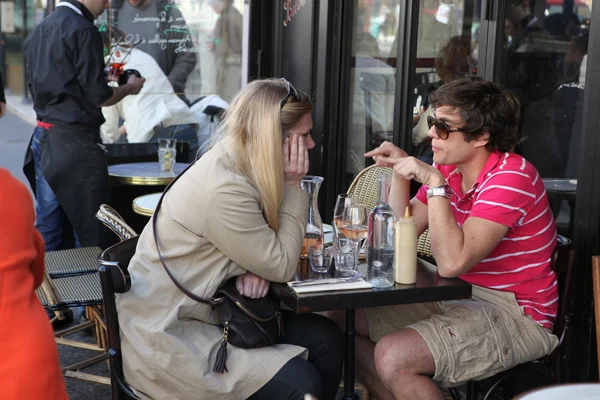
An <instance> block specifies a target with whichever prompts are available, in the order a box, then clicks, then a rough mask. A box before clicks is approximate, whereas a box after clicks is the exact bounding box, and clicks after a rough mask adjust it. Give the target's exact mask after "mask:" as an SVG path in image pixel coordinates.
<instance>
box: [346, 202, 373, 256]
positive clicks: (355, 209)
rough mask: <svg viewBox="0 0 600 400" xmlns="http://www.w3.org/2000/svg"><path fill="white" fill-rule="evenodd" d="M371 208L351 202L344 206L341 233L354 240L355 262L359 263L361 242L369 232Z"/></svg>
mask: <svg viewBox="0 0 600 400" xmlns="http://www.w3.org/2000/svg"><path fill="white" fill-rule="evenodd" d="M370 213H371V210H370V209H369V207H367V206H366V205H363V204H350V205H349V206H348V207H346V208H344V214H343V217H342V224H341V227H340V233H341V234H342V236H343V237H345V238H347V239H349V240H351V241H352V242H354V244H355V246H354V248H355V249H356V251H355V254H354V263H355V264H356V265H358V253H359V244H360V242H361V241H362V240H364V239H365V238H366V237H367V235H368V234H369V214H370Z"/></svg>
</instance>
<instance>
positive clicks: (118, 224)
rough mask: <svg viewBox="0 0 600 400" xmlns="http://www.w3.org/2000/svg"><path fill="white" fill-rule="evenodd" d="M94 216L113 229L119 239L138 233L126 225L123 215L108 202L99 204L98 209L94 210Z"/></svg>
mask: <svg viewBox="0 0 600 400" xmlns="http://www.w3.org/2000/svg"><path fill="white" fill-rule="evenodd" d="M96 218H97V219H98V220H100V222H102V223H103V224H104V225H105V226H107V227H108V228H109V229H110V230H111V231H113V232H114V234H115V235H117V236H118V237H119V240H126V239H131V238H132V237H134V236H137V235H138V234H137V232H136V231H135V230H134V229H133V228H132V227H130V226H129V225H127V223H126V222H125V220H124V219H123V217H121V215H120V214H119V213H118V212H117V211H116V210H115V209H114V208H112V207H111V206H109V205H108V204H102V205H101V206H100V209H99V210H98V212H96Z"/></svg>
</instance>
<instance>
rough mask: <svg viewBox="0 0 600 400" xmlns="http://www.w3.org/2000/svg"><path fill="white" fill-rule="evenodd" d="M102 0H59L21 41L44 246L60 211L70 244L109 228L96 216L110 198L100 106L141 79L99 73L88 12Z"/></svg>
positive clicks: (55, 231)
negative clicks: (117, 79) (118, 81)
mask: <svg viewBox="0 0 600 400" xmlns="http://www.w3.org/2000/svg"><path fill="white" fill-rule="evenodd" d="M108 5H109V2H108V0H63V1H61V2H59V3H58V4H57V6H56V10H55V11H54V12H52V14H50V15H49V16H48V17H46V18H44V19H43V20H42V22H40V23H39V24H38V25H37V26H36V27H35V29H34V30H33V31H32V32H31V34H30V35H29V36H28V37H27V39H26V40H25V44H24V52H25V59H26V63H27V80H28V85H29V90H30V92H31V97H32V99H33V108H34V110H35V113H36V115H37V119H38V124H37V127H36V129H35V130H34V133H33V136H32V139H31V142H30V145H29V148H28V151H27V155H26V157H25V167H24V170H25V173H26V175H27V177H28V179H29V182H30V183H31V185H32V188H33V189H34V193H35V195H36V200H37V201H36V224H35V225H36V228H37V229H38V230H39V231H40V233H41V234H42V236H43V237H44V241H45V243H46V251H52V250H57V249H58V248H61V243H62V241H61V239H62V234H63V222H64V219H65V217H67V218H68V220H69V222H70V223H71V225H72V227H73V231H74V233H75V242H76V246H79V245H81V246H100V247H102V248H105V247H107V246H108V245H110V244H111V242H112V236H111V235H110V232H109V231H108V230H107V229H106V228H105V227H104V226H103V225H102V224H101V223H100V222H99V221H97V220H96V218H95V214H96V211H98V209H99V207H100V205H101V204H103V203H109V202H110V185H109V182H108V169H107V166H106V160H105V157H104V151H103V150H102V148H101V147H100V146H99V144H100V143H101V140H100V125H102V123H103V122H104V118H103V117H102V111H101V108H100V107H104V106H110V105H113V104H116V103H117V102H119V101H120V100H121V99H122V98H123V97H125V96H127V95H130V94H137V93H139V91H140V90H141V88H142V86H143V84H144V79H143V78H137V77H136V76H135V75H133V76H131V77H130V78H129V81H128V82H127V84H125V85H123V86H120V87H115V88H111V87H109V86H108V82H107V81H106V78H105V75H104V56H103V46H102V38H101V37H100V32H98V29H97V28H96V27H95V26H94V19H95V18H97V17H98V16H100V15H101V14H102V13H103V12H104V10H105V9H106V8H108Z"/></svg>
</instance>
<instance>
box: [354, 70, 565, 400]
mask: <svg viewBox="0 0 600 400" xmlns="http://www.w3.org/2000/svg"><path fill="white" fill-rule="evenodd" d="M431 104H432V106H433V107H434V109H435V114H434V117H433V118H430V124H431V128H430V130H429V136H430V137H431V139H432V146H433V152H434V165H433V166H431V165H428V164H426V163H424V162H421V161H419V160H416V159H415V158H413V157H408V156H407V154H406V153H405V152H404V151H403V150H401V149H399V148H398V147H396V146H394V145H393V144H391V143H389V142H386V143H384V144H382V145H381V146H380V147H379V148H377V149H375V150H373V151H371V152H369V153H366V154H365V156H368V157H373V158H374V159H375V161H376V162H377V164H378V165H380V166H387V167H393V170H394V172H393V178H392V186H391V191H390V205H391V206H392V208H393V209H394V211H395V212H396V214H397V215H398V214H401V213H403V210H404V208H405V207H406V206H407V205H409V204H410V206H411V207H412V210H413V215H414V217H415V220H416V222H417V226H418V233H422V232H423V231H424V230H425V229H426V228H429V231H430V236H431V246H432V250H433V254H434V256H435V260H436V262H437V267H438V272H439V274H440V276H442V277H460V278H461V279H463V280H465V281H467V282H469V283H471V284H473V298H472V299H469V300H459V301H449V302H438V303H425V304H415V305H401V306H391V307H379V308H368V309H365V310H364V311H362V312H357V326H356V329H357V333H358V334H360V335H362V336H364V338H363V339H362V340H359V341H358V343H357V344H358V347H357V362H358V363H359V375H362V378H361V382H363V383H364V384H366V385H367V387H368V388H369V391H372V392H373V393H375V397H376V398H377V400H383V399H392V398H396V399H404V398H406V399H415V400H417V399H425V400H438V399H439V400H441V399H443V398H444V397H443V396H442V392H441V391H440V389H439V388H438V385H441V386H443V387H453V386H458V385H462V384H464V383H465V382H466V381H469V380H478V379H483V378H485V377H488V376H491V375H494V374H497V373H498V372H501V371H503V370H506V369H509V368H511V367H513V366H515V365H517V364H520V363H524V362H527V361H531V360H535V359H537V358H540V357H542V356H544V355H547V354H549V353H550V352H551V351H552V350H553V349H554V348H555V347H556V345H557V343H558V339H557V338H556V336H554V335H553V334H552V326H553V323H554V319H555V317H556V312H557V308H558V290H557V280H556V275H555V274H554V272H553V271H552V269H551V267H550V259H551V255H552V251H553V249H554V247H555V244H556V228H555V225H554V220H553V217H552V213H551V211H550V208H549V206H548V199H547V196H546V192H545V190H544V184H543V183H542V179H541V178H540V176H539V174H538V172H537V171H536V169H535V168H534V167H533V166H532V165H531V164H530V163H528V162H527V160H525V159H524V158H522V157H521V156H519V155H517V154H514V153H512V152H511V150H512V149H513V148H514V146H515V144H516V142H517V127H518V125H517V124H518V120H519V117H518V115H519V112H518V111H519V105H518V102H517V100H516V99H515V98H514V96H512V95H511V94H509V93H508V92H507V91H505V90H503V89H501V88H500V87H498V86H496V85H495V84H493V83H491V82H488V81H485V80H483V79H481V78H479V77H468V78H462V79H458V80H454V81H452V82H450V83H447V84H446V85H444V86H442V87H441V88H440V89H438V90H437V91H436V92H435V93H433V94H432V95H431ZM411 179H414V180H416V181H418V182H420V183H422V184H423V186H422V187H421V189H420V191H419V193H418V194H417V195H416V196H415V197H414V198H413V199H412V200H410V201H409V191H408V188H409V182H410V180H411ZM366 338H370V340H368V339H366ZM375 343H376V344H375ZM382 384H383V385H382Z"/></svg>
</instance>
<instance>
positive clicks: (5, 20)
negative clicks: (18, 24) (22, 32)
mask: <svg viewBox="0 0 600 400" xmlns="http://www.w3.org/2000/svg"><path fill="white" fill-rule="evenodd" d="M0 32H4V33H14V32H15V3H13V2H12V1H3V2H0Z"/></svg>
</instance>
